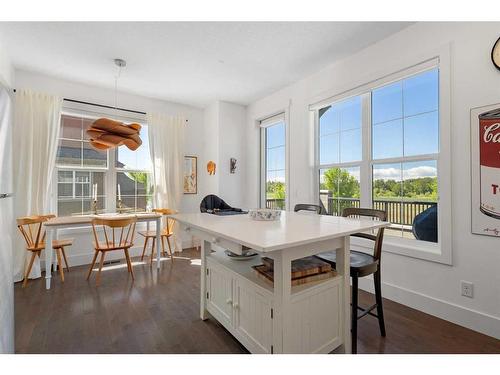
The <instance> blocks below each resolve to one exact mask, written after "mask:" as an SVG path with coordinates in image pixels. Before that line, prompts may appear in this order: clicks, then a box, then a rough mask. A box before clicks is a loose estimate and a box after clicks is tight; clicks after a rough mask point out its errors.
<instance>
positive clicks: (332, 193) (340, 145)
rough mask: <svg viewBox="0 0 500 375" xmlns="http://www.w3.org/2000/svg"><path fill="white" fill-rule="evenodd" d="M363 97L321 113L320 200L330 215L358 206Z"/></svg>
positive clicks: (344, 102)
mask: <svg viewBox="0 0 500 375" xmlns="http://www.w3.org/2000/svg"><path fill="white" fill-rule="evenodd" d="M361 104H362V97H361V96H356V97H353V98H349V99H347V100H343V101H340V102H338V103H335V104H332V105H329V106H327V107H323V108H321V109H320V110H319V113H318V116H319V163H320V166H321V167H320V170H319V174H320V201H321V203H322V205H323V207H324V208H325V209H326V212H327V213H328V214H330V215H337V216H339V215H341V214H342V210H343V209H344V208H346V207H359V203H360V202H359V197H360V165H361V160H362V153H361V152H362V147H361V146H362V144H361V128H362V122H361V117H362V106H361Z"/></svg>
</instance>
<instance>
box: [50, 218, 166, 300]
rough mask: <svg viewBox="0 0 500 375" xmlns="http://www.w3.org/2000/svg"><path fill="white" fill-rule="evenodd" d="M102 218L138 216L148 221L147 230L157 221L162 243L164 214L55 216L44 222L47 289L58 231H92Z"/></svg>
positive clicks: (142, 220)
mask: <svg viewBox="0 0 500 375" xmlns="http://www.w3.org/2000/svg"><path fill="white" fill-rule="evenodd" d="M94 218H100V219H111V220H112V219H124V218H136V219H137V222H146V223H147V230H148V231H149V225H150V223H151V222H155V223H156V228H155V230H156V243H157V244H159V243H160V233H161V218H162V215H161V214H158V213H154V212H138V213H102V214H97V215H74V216H59V217H54V218H52V219H50V220H48V221H46V222H44V224H43V225H44V227H45V232H46V241H45V243H46V248H45V270H46V271H45V289H47V290H48V289H50V281H51V278H52V272H51V265H52V264H53V260H54V259H55V257H54V249H53V247H52V241H53V240H55V239H57V238H58V231H59V230H61V229H66V228H78V227H89V234H90V233H91V225H92V220H93V219H94ZM160 252H161V250H160V246H156V267H157V268H158V269H159V268H160Z"/></svg>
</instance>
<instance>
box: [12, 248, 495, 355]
mask: <svg viewBox="0 0 500 375" xmlns="http://www.w3.org/2000/svg"><path fill="white" fill-rule="evenodd" d="M148 261H149V259H144V262H140V260H139V259H134V260H133V264H134V274H135V282H132V279H131V277H130V275H129V273H128V272H127V269H126V264H125V263H120V264H110V265H108V266H105V267H104V268H103V272H102V278H101V285H100V286H99V287H96V286H95V274H93V275H92V276H91V279H90V281H89V282H87V281H86V280H85V273H86V270H87V268H86V267H83V266H82V267H73V268H72V269H71V272H69V273H66V274H65V276H66V282H65V283H64V284H62V283H61V281H60V279H59V278H58V277H54V278H53V279H52V283H53V284H52V285H53V287H52V289H51V290H50V291H46V290H45V288H44V287H45V280H43V279H38V280H30V282H29V283H28V286H27V287H26V288H25V289H22V288H21V284H20V283H17V284H16V286H15V321H16V352H17V353H246V352H247V351H246V350H245V348H244V347H242V346H241V345H240V344H239V343H238V341H236V339H234V338H233V337H232V336H231V335H230V334H229V333H228V332H227V331H226V330H225V329H224V328H223V327H222V326H221V325H220V324H219V323H217V322H216V321H215V319H212V318H211V319H209V320H207V321H205V322H204V321H201V320H200V319H199V316H198V314H199V300H198V298H199V297H198V294H199V253H198V252H197V251H196V250H194V249H190V250H187V251H184V252H183V253H182V254H181V255H179V254H177V256H176V257H175V259H174V262H173V264H172V263H171V261H170V260H168V259H164V260H163V261H162V269H161V271H160V273H159V274H158V273H157V272H156V267H153V268H150V266H149V264H148ZM372 297H373V296H372V295H370V294H369V293H365V292H361V294H360V303H361V304H369V303H370V302H371V298H372ZM384 303H385V306H384V309H385V310H384V312H385V317H386V318H385V319H386V327H387V337H386V338H382V337H380V335H379V330H378V323H377V320H376V319H375V318H372V317H365V318H363V319H361V320H360V321H359V328H358V332H359V336H358V352H359V353H500V340H496V339H494V338H491V337H488V336H485V335H482V334H479V333H476V332H474V331H471V330H468V329H466V328H463V327H460V326H457V325H455V324H452V323H449V322H446V321H444V320H441V319H438V318H436V317H433V316H431V315H427V314H424V313H422V312H419V311H417V310H414V309H411V308H408V307H405V306H403V305H400V304H398V303H395V302H392V301H389V300H384Z"/></svg>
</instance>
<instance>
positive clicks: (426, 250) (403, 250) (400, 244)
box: [351, 236, 452, 266]
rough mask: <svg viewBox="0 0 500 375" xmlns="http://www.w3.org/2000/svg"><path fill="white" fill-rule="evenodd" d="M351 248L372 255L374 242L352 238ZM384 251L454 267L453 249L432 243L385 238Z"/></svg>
mask: <svg viewBox="0 0 500 375" xmlns="http://www.w3.org/2000/svg"><path fill="white" fill-rule="evenodd" d="M351 248H352V249H353V250H358V251H363V252H370V253H371V252H372V251H373V242H372V241H369V240H366V239H363V238H356V237H351ZM382 251H384V252H388V253H392V254H398V255H402V256H407V257H410V258H416V259H421V260H426V261H429V262H436V263H441V264H446V265H450V266H451V265H452V261H451V249H445V248H444V246H443V245H440V244H435V243H431V242H425V241H416V240H408V239H403V238H394V237H389V236H384V243H383V246H382Z"/></svg>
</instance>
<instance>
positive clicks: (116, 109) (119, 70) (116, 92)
mask: <svg viewBox="0 0 500 375" xmlns="http://www.w3.org/2000/svg"><path fill="white" fill-rule="evenodd" d="M121 73H122V67H121V66H119V67H118V74H117V75H116V76H115V111H118V78H120V75H121Z"/></svg>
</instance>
